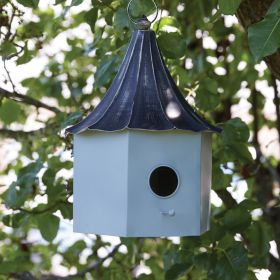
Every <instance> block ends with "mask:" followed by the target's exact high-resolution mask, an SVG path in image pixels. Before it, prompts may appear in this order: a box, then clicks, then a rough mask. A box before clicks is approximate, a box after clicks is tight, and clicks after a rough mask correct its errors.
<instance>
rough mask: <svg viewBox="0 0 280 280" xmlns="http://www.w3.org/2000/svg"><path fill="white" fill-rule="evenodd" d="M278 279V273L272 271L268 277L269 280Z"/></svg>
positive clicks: (279, 273)
mask: <svg viewBox="0 0 280 280" xmlns="http://www.w3.org/2000/svg"><path fill="white" fill-rule="evenodd" d="M279 279H280V271H273V272H272V273H271V275H270V277H269V280H279Z"/></svg>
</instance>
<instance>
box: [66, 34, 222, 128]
mask: <svg viewBox="0 0 280 280" xmlns="http://www.w3.org/2000/svg"><path fill="white" fill-rule="evenodd" d="M87 129H90V130H102V131H116V130H123V129H145V130H171V129H181V130H190V131H212V132H220V131H221V129H220V128H218V127H215V126H213V125H211V124H209V123H208V122H207V121H206V120H204V119H203V118H202V117H200V116H199V115H198V114H197V113H196V112H195V111H194V110H193V108H192V107H191V106H190V105H189V104H188V103H187V101H186V100H185V98H184V97H183V95H182V94H181V93H180V91H179V89H178V87H177V86H176V84H175V82H174V80H173V79H172V77H171V75H170V73H169V71H168V69H167V67H166V65H165V63H164V60H163V58H162V55H161V52H160V50H159V47H158V44H157V41H156V36H155V33H154V32H153V31H150V30H136V31H134V32H133V35H132V38H131V41H130V45H129V47H128V50H127V52H126V55H125V58H124V60H123V62H122V64H121V66H120V69H119V71H118V73H117V76H116V77H115V79H114V81H113V83H112V85H111V87H110V88H109V90H108V92H107V93H106V95H105V97H104V98H103V100H102V101H101V102H100V103H99V104H98V106H97V107H96V108H95V109H94V110H93V111H92V112H91V113H90V114H89V115H88V116H87V117H85V118H84V119H83V120H82V121H81V122H79V123H78V124H76V125H74V126H72V127H70V128H68V129H67V131H68V132H70V133H74V134H77V133H80V132H82V131H84V130H87Z"/></svg>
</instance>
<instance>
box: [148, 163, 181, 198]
mask: <svg viewBox="0 0 280 280" xmlns="http://www.w3.org/2000/svg"><path fill="white" fill-rule="evenodd" d="M149 183H150V187H151V189H152V191H153V192H154V193H155V194H156V195H158V196H161V197H167V196H170V195H172V194H173V193H175V191H176V190H177V188H178V183H179V179H178V176H177V173H176V172H175V170H173V169H172V168H170V167H168V166H159V167H157V168H156V169H154V170H153V172H152V173H151V175H150V180H149Z"/></svg>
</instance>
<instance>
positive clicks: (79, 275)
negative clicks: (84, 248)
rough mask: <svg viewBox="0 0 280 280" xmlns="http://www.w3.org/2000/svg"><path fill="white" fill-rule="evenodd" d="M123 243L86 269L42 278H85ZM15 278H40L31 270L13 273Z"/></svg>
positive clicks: (65, 279)
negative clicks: (66, 274) (70, 273)
mask: <svg viewBox="0 0 280 280" xmlns="http://www.w3.org/2000/svg"><path fill="white" fill-rule="evenodd" d="M121 245H122V244H121V243H120V244H118V245H116V246H115V247H114V248H113V250H112V251H111V252H110V253H109V254H108V255H107V256H105V257H104V258H100V259H99V260H98V261H97V262H95V263H94V264H93V265H91V266H89V267H88V268H86V269H85V270H82V271H80V272H78V273H76V274H72V275H68V276H57V275H51V274H50V275H42V276H41V277H40V280H70V279H77V278H84V277H85V276H86V274H87V273H90V272H93V271H94V270H97V269H98V268H99V267H100V266H101V265H102V264H103V263H104V262H105V261H106V260H107V259H109V258H112V257H113V256H114V255H115V254H116V253H117V252H118V250H119V248H120V246H121ZM11 276H12V277H14V278H15V279H18V280H38V278H36V277H35V276H34V275H33V274H32V273H30V272H22V273H13V274H12V275H11Z"/></svg>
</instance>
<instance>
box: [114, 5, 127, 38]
mask: <svg viewBox="0 0 280 280" xmlns="http://www.w3.org/2000/svg"><path fill="white" fill-rule="evenodd" d="M113 24H114V28H115V30H116V31H117V32H118V33H120V34H121V35H123V29H125V28H126V29H128V28H129V20H128V17H127V12H126V9H124V8H121V9H118V11H117V12H116V13H115V15H114V21H113Z"/></svg>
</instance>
